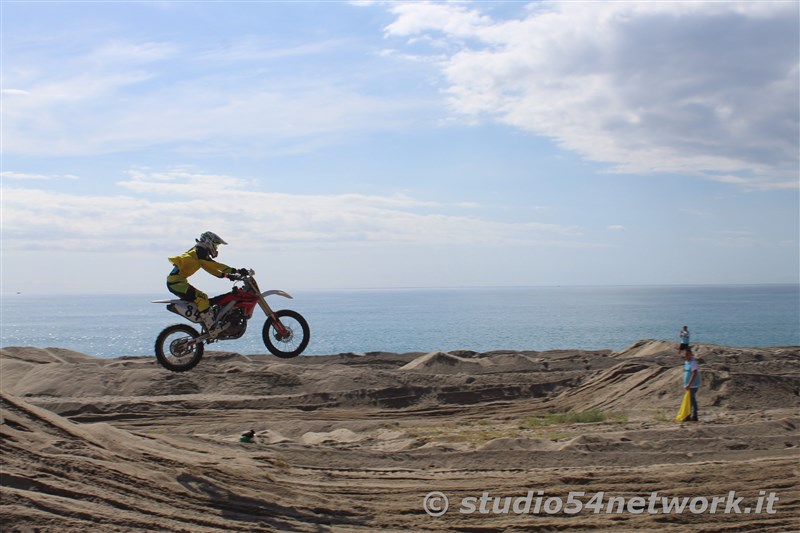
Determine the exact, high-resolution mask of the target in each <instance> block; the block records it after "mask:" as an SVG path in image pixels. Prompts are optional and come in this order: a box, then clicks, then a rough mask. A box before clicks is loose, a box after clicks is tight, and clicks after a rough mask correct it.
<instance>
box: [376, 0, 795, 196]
mask: <svg viewBox="0 0 800 533" xmlns="http://www.w3.org/2000/svg"><path fill="white" fill-rule="evenodd" d="M471 5H473V6H476V7H474V8H470V7H466V6H465V5H463V4H451V3H436V4H432V3H427V2H423V3H403V4H399V5H393V7H392V8H391V11H392V13H393V14H395V15H396V19H395V20H394V21H393V22H392V23H391V24H389V25H388V26H387V27H386V35H387V36H388V37H403V38H406V39H409V38H419V37H420V36H424V35H432V36H435V37H436V38H439V39H440V38H441V36H442V35H444V36H446V37H447V38H448V39H449V40H450V42H451V45H452V46H453V47H454V49H453V51H452V52H451V53H450V55H449V57H448V58H447V60H446V61H444V62H443V64H442V73H443V75H444V77H445V80H446V88H445V93H446V94H447V95H448V97H449V101H450V104H451V106H452V109H453V110H454V111H455V112H457V113H459V114H462V115H463V116H465V117H467V118H469V119H471V120H474V119H475V118H481V117H483V118H485V119H491V120H497V121H500V122H503V123H506V124H509V125H512V126H514V127H517V128H520V129H523V130H526V131H531V132H535V133H537V134H540V135H544V136H548V137H551V138H553V139H555V140H556V141H557V142H558V143H559V144H560V145H561V146H563V147H565V148H567V149H570V150H574V151H576V152H578V153H580V154H582V155H583V156H585V157H586V158H588V159H591V160H594V161H600V162H607V163H610V164H611V165H613V168H612V170H613V171H616V172H625V173H650V172H666V173H679V174H685V175H697V176H702V177H705V178H708V179H712V180H717V181H722V182H727V183H733V184H739V185H744V186H747V187H751V188H795V187H797V186H798V179H797V175H798V152H797V143H798V138H799V136H800V133H799V132H800V130H799V128H798V114H799V113H800V111H799V110H798V101H799V100H800V90H799V89H798V85H800V84H799V82H798V78H799V76H800V68H798V56H799V52H798V48H797V46H796V43H797V41H798V31H800V30H798V22H797V21H798V4H796V3H791V2H785V3H780V2H759V3H748V2H744V3H743V2H721V3H709V2H642V3H634V2H544V3H540V4H531V6H530V7H529V9H528V11H527V14H526V15H525V16H524V17H523V18H520V19H515V20H495V19H490V18H488V17H487V16H485V15H482V14H481V12H480V11H479V10H480V9H481V7H482V5H481V4H477V5H476V4H471ZM432 53H433V54H435V55H437V56H438V55H439V54H441V49H439V48H437V49H436V50H432Z"/></svg>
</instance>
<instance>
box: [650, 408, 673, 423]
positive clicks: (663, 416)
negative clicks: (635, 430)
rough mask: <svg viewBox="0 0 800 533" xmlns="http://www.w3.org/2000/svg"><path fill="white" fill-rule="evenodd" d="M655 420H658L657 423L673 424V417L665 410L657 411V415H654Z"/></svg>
mask: <svg viewBox="0 0 800 533" xmlns="http://www.w3.org/2000/svg"><path fill="white" fill-rule="evenodd" d="M653 418H655V419H656V422H672V417H671V416H670V415H668V414H667V412H666V411H664V410H663V409H659V410H658V411H656V414H654V415H653Z"/></svg>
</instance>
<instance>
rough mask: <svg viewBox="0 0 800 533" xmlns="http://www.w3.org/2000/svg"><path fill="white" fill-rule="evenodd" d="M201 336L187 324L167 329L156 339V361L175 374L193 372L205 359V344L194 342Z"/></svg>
mask: <svg viewBox="0 0 800 533" xmlns="http://www.w3.org/2000/svg"><path fill="white" fill-rule="evenodd" d="M199 336H200V334H199V333H198V332H197V331H196V330H195V329H194V328H193V327H191V326H189V325H187V324H175V325H174V326H169V327H167V328H165V329H164V330H163V331H162V332H161V333H159V334H158V338H156V359H158V362H159V363H160V364H161V366H163V367H164V368H166V369H167V370H171V371H173V372H186V371H187V370H191V369H192V368H194V367H195V366H197V363H199V362H200V359H201V358H202V357H203V343H202V342H194V340H195V339H196V338H197V337H199Z"/></svg>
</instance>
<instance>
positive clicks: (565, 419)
mask: <svg viewBox="0 0 800 533" xmlns="http://www.w3.org/2000/svg"><path fill="white" fill-rule="evenodd" d="M627 421H628V416H627V415H624V414H619V413H606V412H604V411H601V410H599V409H589V410H588V411H577V412H569V413H548V414H546V415H544V416H532V417H530V418H526V419H525V420H523V421H522V422H520V424H519V428H520V429H533V428H538V427H546V426H556V425H564V424H593V423H597V422H616V423H625V422H627Z"/></svg>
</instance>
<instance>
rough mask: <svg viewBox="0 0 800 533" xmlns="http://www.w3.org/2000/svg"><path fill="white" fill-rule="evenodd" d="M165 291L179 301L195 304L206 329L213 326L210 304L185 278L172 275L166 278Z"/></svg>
mask: <svg viewBox="0 0 800 533" xmlns="http://www.w3.org/2000/svg"><path fill="white" fill-rule="evenodd" d="M167 289H168V290H169V292H171V293H172V294H174V295H175V296H177V297H178V298H180V299H181V300H186V301H187V302H194V303H195V304H197V313H198V315H199V317H200V319H201V320H202V321H203V324H205V326H206V328H207V329H211V326H213V325H214V313H213V311H211V310H210V309H209V308H210V307H211V303H210V302H209V301H208V295H207V294H206V293H204V292H203V291H199V290H197V289H196V288H195V287H192V286H191V285H189V282H188V281H186V278H184V277H182V276H178V275H172V274H171V275H170V276H168V277H167Z"/></svg>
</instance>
